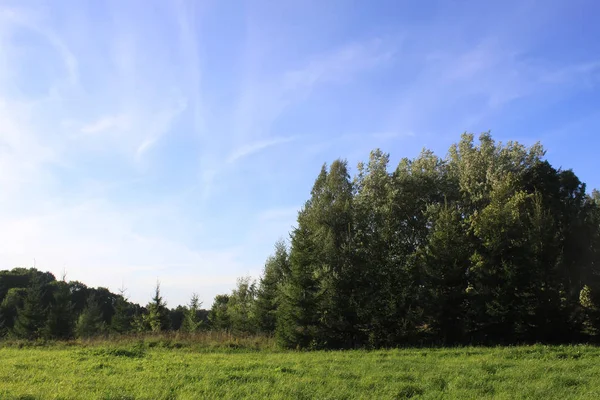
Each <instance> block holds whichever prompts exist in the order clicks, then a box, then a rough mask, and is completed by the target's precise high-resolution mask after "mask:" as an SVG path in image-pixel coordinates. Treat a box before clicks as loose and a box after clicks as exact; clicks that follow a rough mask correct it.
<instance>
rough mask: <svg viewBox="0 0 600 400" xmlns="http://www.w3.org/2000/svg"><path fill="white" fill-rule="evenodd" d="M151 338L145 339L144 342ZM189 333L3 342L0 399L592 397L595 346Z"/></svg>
mask: <svg viewBox="0 0 600 400" xmlns="http://www.w3.org/2000/svg"><path fill="white" fill-rule="evenodd" d="M151 345H152V346H153V347H150V346H151ZM204 350H205V349H204V348H203V347H199V346H197V345H195V344H194V342H190V343H187V342H185V341H183V342H150V343H148V342H146V343H144V342H139V343H134V344H130V345H121V344H115V343H113V344H108V345H106V344H104V345H91V346H77V345H76V346H73V345H70V346H69V347H61V346H56V347H29V348H27V347H25V348H21V349H19V348H15V347H12V348H10V347H4V348H0V360H2V363H0V382H2V384H1V385H0V398H2V399H7V400H10V399H86V400H87V399H130V400H134V399H137V400H142V399H152V400H161V399H164V400H166V399H182V400H183V399H198V398H215V399H241V398H256V399H390V400H391V399H409V398H412V399H540V400H551V399H561V400H562V399H597V398H599V397H600V386H598V382H599V381H600V363H599V362H598V361H599V360H600V350H599V349H598V348H596V347H589V346H574V347H571V346H549V347H547V346H539V345H537V346H526V347H504V348H477V347H466V348H449V349H403V350H376V351H364V350H352V351H343V352H341V351H315V352H294V351H289V352H274V351H271V350H262V351H251V350H249V349H234V348H232V349H230V350H225V349H223V350H213V351H210V352H206V351H204Z"/></svg>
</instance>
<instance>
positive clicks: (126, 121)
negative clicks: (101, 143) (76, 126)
mask: <svg viewBox="0 0 600 400" xmlns="http://www.w3.org/2000/svg"><path fill="white" fill-rule="evenodd" d="M130 124H131V121H130V118H128V116H127V115H125V114H115V115H106V116H104V117H101V118H100V119H98V120H96V121H93V122H91V123H89V124H86V125H84V126H83V127H82V128H81V132H82V133H85V134H95V133H100V132H104V131H107V130H119V131H122V130H125V129H128V127H129V126H130Z"/></svg>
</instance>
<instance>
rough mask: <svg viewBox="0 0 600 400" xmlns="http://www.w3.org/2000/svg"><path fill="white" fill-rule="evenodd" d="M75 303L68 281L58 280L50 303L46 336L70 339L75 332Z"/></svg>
mask: <svg viewBox="0 0 600 400" xmlns="http://www.w3.org/2000/svg"><path fill="white" fill-rule="evenodd" d="M74 320H75V318H74V315H73V303H71V293H70V291H69V286H68V284H67V283H66V282H64V281H60V282H56V285H55V288H54V295H53V302H52V303H51V305H50V310H49V313H48V321H47V323H46V328H45V336H47V337H49V338H52V339H70V338H71V337H73V332H74Z"/></svg>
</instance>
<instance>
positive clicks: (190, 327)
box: [181, 293, 202, 333]
mask: <svg viewBox="0 0 600 400" xmlns="http://www.w3.org/2000/svg"><path fill="white" fill-rule="evenodd" d="M201 305H202V303H201V302H200V300H199V299H198V295H197V294H196V293H194V294H192V298H191V299H190V304H189V305H188V307H187V309H186V310H185V312H184V315H183V322H182V324H181V330H182V331H184V332H189V333H194V332H197V331H198V330H199V329H200V326H201V325H202V320H201V319H200V317H199V315H198V313H199V311H200V306H201Z"/></svg>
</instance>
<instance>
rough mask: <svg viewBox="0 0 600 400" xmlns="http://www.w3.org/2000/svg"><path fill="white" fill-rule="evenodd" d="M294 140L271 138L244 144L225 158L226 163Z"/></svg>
mask: <svg viewBox="0 0 600 400" xmlns="http://www.w3.org/2000/svg"><path fill="white" fill-rule="evenodd" d="M294 140H296V138H295V137H281V138H273V139H268V140H262V141H258V142H254V143H249V144H246V145H244V146H242V147H240V148H238V149H235V150H234V151H233V152H232V153H231V154H230V155H229V157H227V162H228V163H230V164H232V163H235V162H236V161H239V160H240V159H242V158H244V157H248V156H250V155H252V154H254V153H258V152H260V151H261V150H264V149H267V148H269V147H273V146H276V145H279V144H283V143H289V142H291V141H294Z"/></svg>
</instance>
